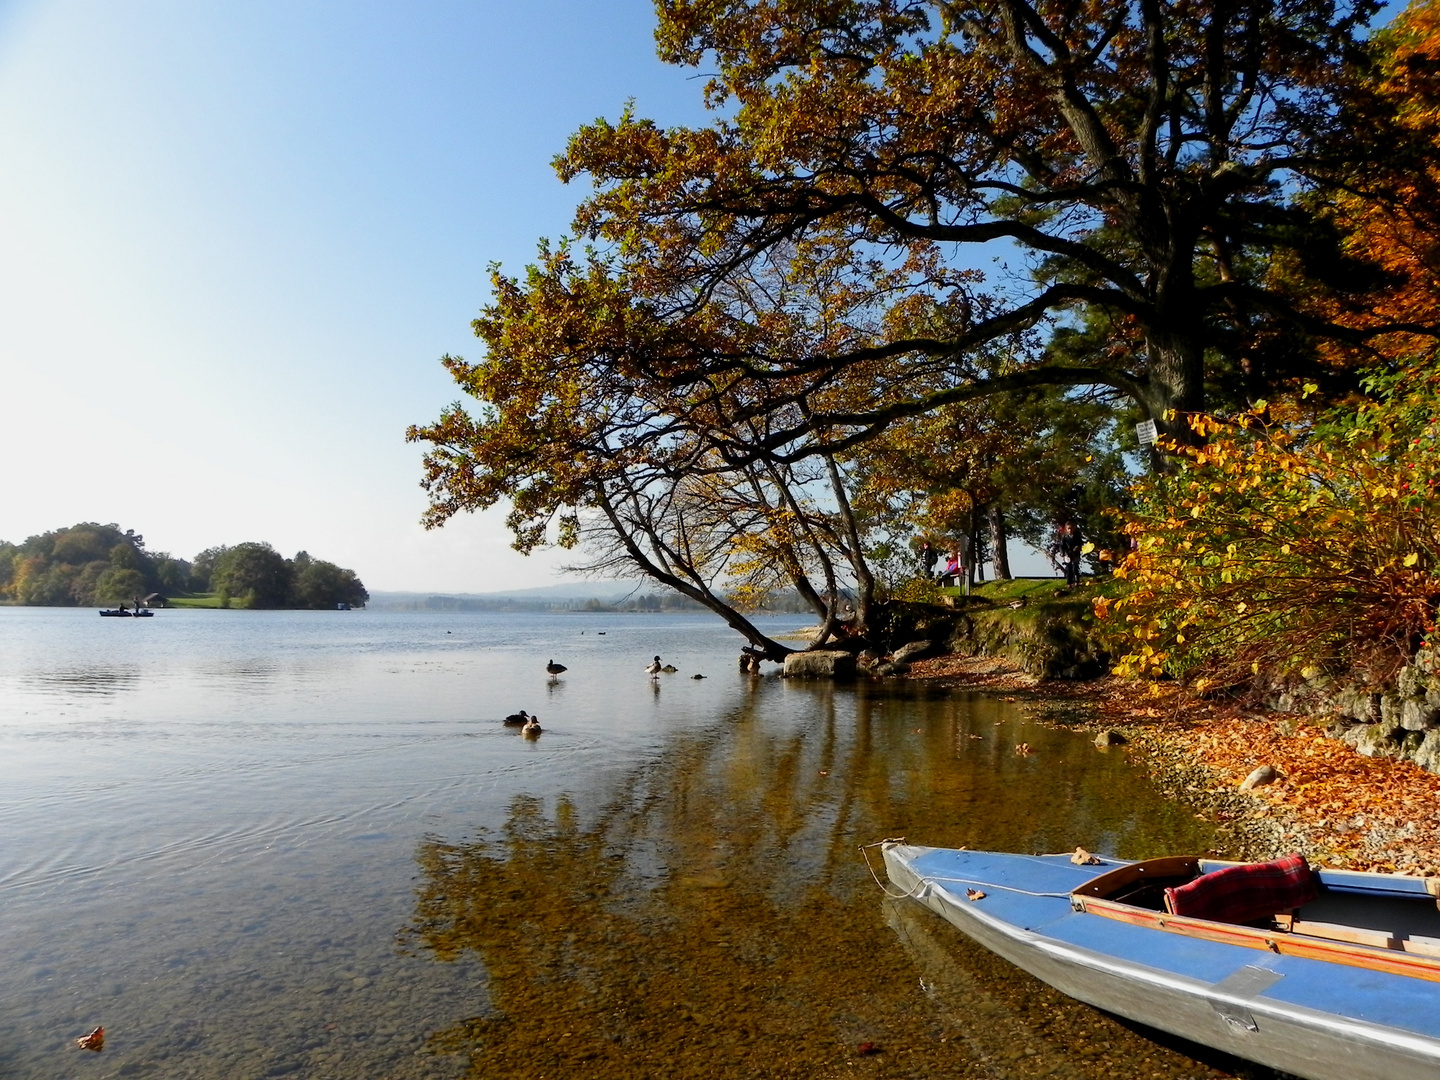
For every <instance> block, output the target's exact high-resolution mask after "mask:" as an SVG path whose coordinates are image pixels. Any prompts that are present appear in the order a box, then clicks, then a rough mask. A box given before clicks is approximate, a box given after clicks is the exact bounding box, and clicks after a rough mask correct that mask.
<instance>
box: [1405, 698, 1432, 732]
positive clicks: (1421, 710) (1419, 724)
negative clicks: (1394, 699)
mask: <svg viewBox="0 0 1440 1080" xmlns="http://www.w3.org/2000/svg"><path fill="white" fill-rule="evenodd" d="M1437 716H1440V709H1436V708H1434V707H1433V706H1431V705H1427V704H1426V703H1425V699H1424V698H1419V699H1416V698H1406V699H1405V701H1404V702H1402V703H1401V706H1400V726H1401V727H1403V728H1404V729H1405V730H1406V731H1428V730H1429V729H1430V728H1432V727H1434V726H1435V719H1436V717H1437Z"/></svg>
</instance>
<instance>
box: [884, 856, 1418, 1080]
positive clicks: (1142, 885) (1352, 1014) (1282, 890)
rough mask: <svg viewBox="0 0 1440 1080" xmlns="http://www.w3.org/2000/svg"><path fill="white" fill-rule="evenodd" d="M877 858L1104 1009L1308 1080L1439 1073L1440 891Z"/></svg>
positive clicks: (1361, 877) (893, 875)
mask: <svg viewBox="0 0 1440 1080" xmlns="http://www.w3.org/2000/svg"><path fill="white" fill-rule="evenodd" d="M883 848H884V856H885V868H886V872H887V873H888V875H889V878H890V881H891V882H892V883H893V884H894V885H895V886H897V887H898V888H900V889H902V890H904V892H905V894H906V895H908V896H911V897H913V898H914V899H916V900H919V901H920V902H921V903H923V904H924V905H925V906H926V907H928V908H930V909H931V910H933V911H935V912H937V913H938V914H940V915H942V916H943V917H944V918H945V919H947V920H948V921H950V922H951V923H953V924H954V925H956V926H958V927H959V928H960V929H961V930H963V931H965V933H967V934H969V935H970V936H971V937H973V938H974V939H975V940H976V941H978V942H979V943H980V944H982V945H984V946H985V947H986V948H988V949H990V950H991V951H993V952H995V953H997V954H999V955H1000V956H1003V957H1004V958H1005V959H1007V960H1009V961H1010V962H1011V963H1013V964H1015V965H1016V966H1018V967H1021V968H1024V969H1025V970H1026V971H1028V972H1030V973H1031V974H1032V975H1034V976H1035V977H1036V978H1038V979H1040V980H1042V981H1043V982H1047V983H1049V984H1050V985H1051V986H1053V987H1055V988H1056V989H1057V990H1060V991H1062V992H1063V993H1066V994H1069V995H1070V996H1071V997H1074V998H1078V999H1079V1000H1080V1001H1084V1002H1086V1003H1088V1004H1090V1005H1093V1006H1095V1007H1096V1008H1100V1009H1104V1010H1106V1011H1108V1012H1112V1013H1117V1014H1119V1015H1120V1016H1124V1017H1128V1018H1129V1019H1131V1020H1136V1021H1139V1022H1140V1023H1142V1024H1148V1025H1150V1026H1151V1027H1154V1028H1158V1029H1159V1030H1161V1031H1168V1032H1171V1033H1173V1034H1176V1035H1180V1036H1183V1037H1184V1038H1187V1039H1190V1040H1192V1041H1194V1042H1197V1043H1200V1044H1202V1045H1205V1046H1209V1047H1214V1048H1216V1049H1220V1050H1224V1051H1226V1052H1228V1053H1230V1054H1234V1055H1235V1056H1236V1057H1240V1058H1245V1059H1247V1060H1250V1061H1257V1062H1260V1063H1262V1064H1265V1065H1270V1066H1272V1067H1274V1068H1277V1069H1282V1070H1284V1071H1285V1072H1288V1073H1293V1074H1294V1075H1296V1076H1302V1077H1307V1078H1309V1080H1420V1078H1422V1077H1425V1078H1433V1077H1435V1076H1437V1075H1440V910H1437V895H1440V880H1437V879H1435V878H1420V877H1409V876H1406V875H1402V874H1372V873H1357V872H1353V871H1345V870H1319V871H1312V870H1311V869H1310V868H1309V866H1308V865H1306V864H1305V861H1304V860H1303V859H1301V858H1299V856H1292V857H1291V858H1290V859H1288V860H1278V861H1276V862H1274V863H1239V864H1237V863H1223V862H1214V861H1211V860H1208V859H1194V858H1168V859H1151V860H1148V861H1145V862H1137V863H1131V862H1122V861H1119V860H1114V859H1106V860H1103V861H1100V860H1097V861H1096V865H1083V864H1081V865H1077V864H1076V862H1074V861H1072V857H1070V856H1066V855H1007V854H1000V853H996V852H986V851H963V850H952V849H948V848H927V847H915V846H912V845H909V844H905V843H903V842H900V843H894V842H887V843H886V844H884V845H883ZM1082 862H1083V860H1082ZM1262 909H1263V910H1264V912H1265V914H1264V915H1263V916H1261V915H1260V914H1258V913H1259V912H1260V911H1261V910H1262Z"/></svg>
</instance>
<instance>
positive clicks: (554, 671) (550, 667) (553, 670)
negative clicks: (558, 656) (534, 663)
mask: <svg viewBox="0 0 1440 1080" xmlns="http://www.w3.org/2000/svg"><path fill="white" fill-rule="evenodd" d="M545 670H546V671H548V672H549V673H550V674H551V675H559V674H560V673H561V672H562V671H569V670H570V669H569V668H567V667H566V666H565V665H564V664H557V663H556V662H555V661H554V660H551V661H550V662H549V663H548V664H546V665H545Z"/></svg>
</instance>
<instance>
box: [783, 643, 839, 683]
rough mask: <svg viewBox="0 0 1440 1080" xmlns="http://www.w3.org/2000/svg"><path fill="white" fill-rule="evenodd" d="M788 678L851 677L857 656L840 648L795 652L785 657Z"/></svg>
mask: <svg viewBox="0 0 1440 1080" xmlns="http://www.w3.org/2000/svg"><path fill="white" fill-rule="evenodd" d="M785 677H786V678H787V679H851V678H854V677H855V657H854V656H853V655H852V654H850V653H848V652H844V651H842V650H839V649H822V650H819V651H816V652H794V653H791V654H790V655H789V656H787V657H785Z"/></svg>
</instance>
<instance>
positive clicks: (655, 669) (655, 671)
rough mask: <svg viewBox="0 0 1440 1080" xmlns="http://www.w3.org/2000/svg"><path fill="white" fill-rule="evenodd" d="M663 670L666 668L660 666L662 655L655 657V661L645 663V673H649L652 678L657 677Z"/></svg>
mask: <svg viewBox="0 0 1440 1080" xmlns="http://www.w3.org/2000/svg"><path fill="white" fill-rule="evenodd" d="M662 670H664V669H663V668H662V667H661V666H660V657H658V656H657V657H655V659H654V661H653V662H651V663H649V664H646V665H645V674H647V675H649V676H650V677H651V678H652V679H653V678H656V677H657V676H658V675H659V674H660V672H661V671H662Z"/></svg>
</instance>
